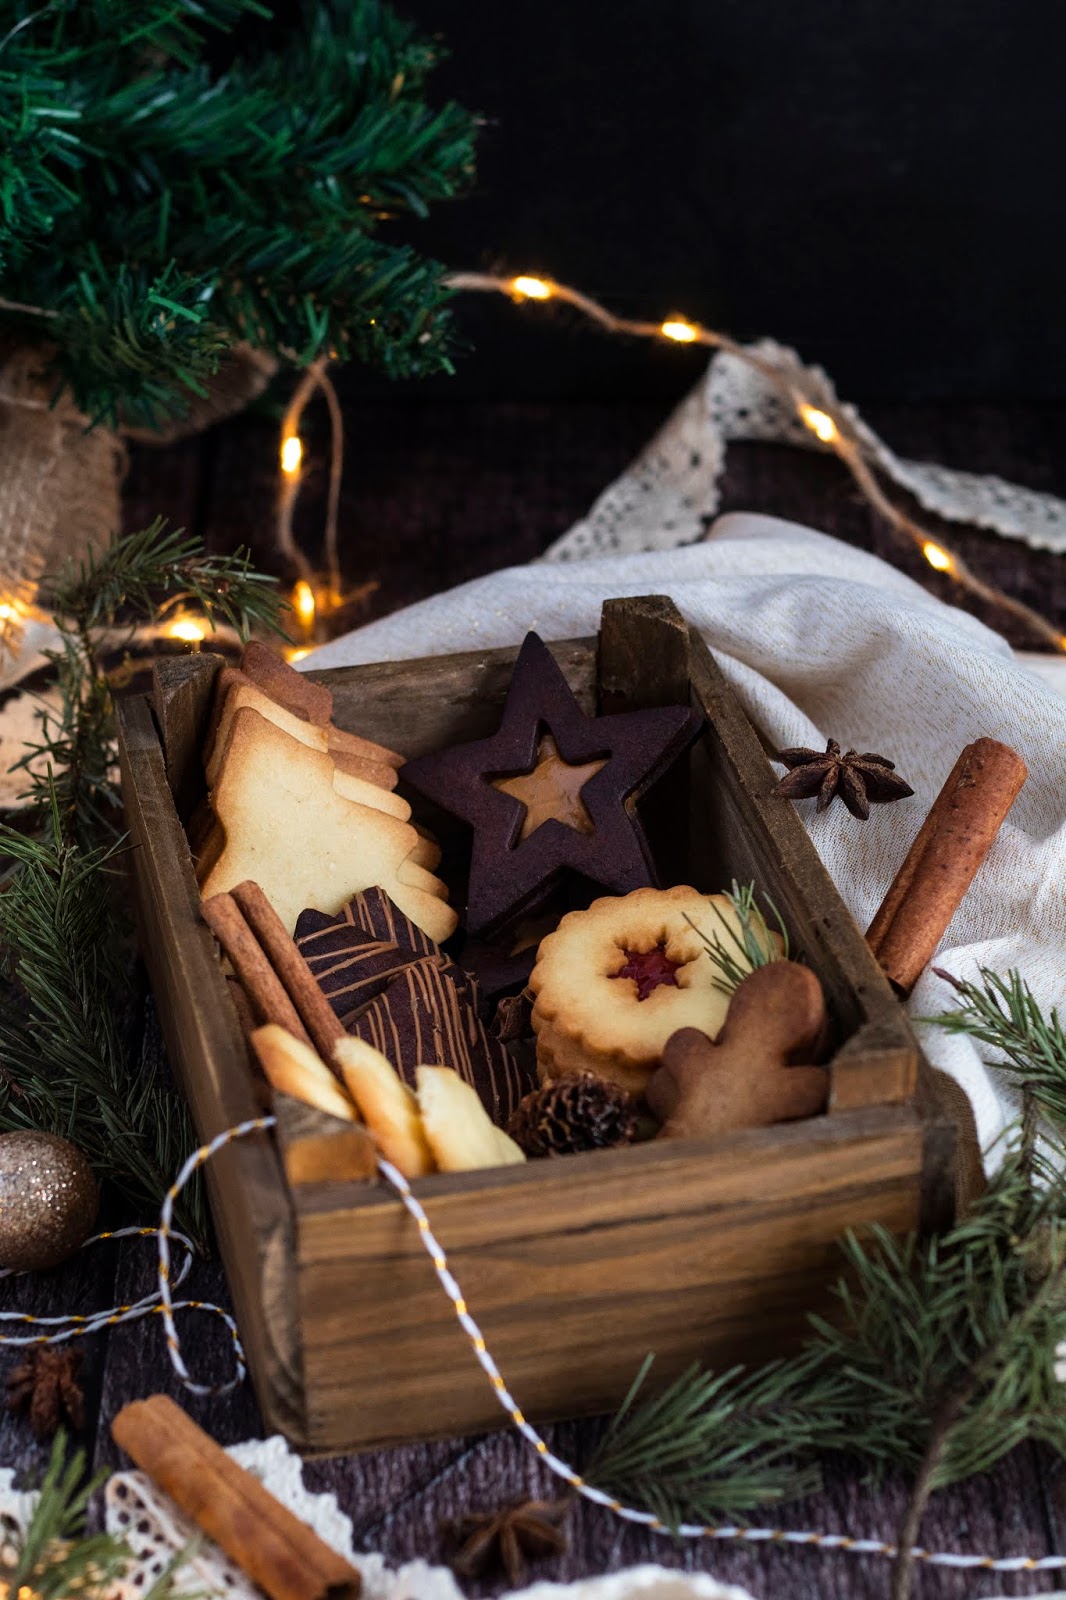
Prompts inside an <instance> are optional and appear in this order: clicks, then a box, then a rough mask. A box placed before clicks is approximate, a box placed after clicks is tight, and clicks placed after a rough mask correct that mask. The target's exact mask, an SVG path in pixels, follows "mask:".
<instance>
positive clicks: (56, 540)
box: [0, 346, 126, 602]
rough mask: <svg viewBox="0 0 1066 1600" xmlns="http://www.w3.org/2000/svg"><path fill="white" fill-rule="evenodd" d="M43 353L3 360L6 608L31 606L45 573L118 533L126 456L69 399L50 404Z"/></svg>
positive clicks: (1, 528)
mask: <svg viewBox="0 0 1066 1600" xmlns="http://www.w3.org/2000/svg"><path fill="white" fill-rule="evenodd" d="M41 366H42V355H41V351H40V350H39V349H30V348H27V347H25V346H23V347H21V348H19V349H16V350H12V351H9V352H7V354H6V355H5V356H4V357H3V358H2V359H0V602H2V601H10V600H12V599H21V600H27V601H28V600H31V599H32V598H33V596H34V592H35V587H36V584H37V582H38V580H39V579H40V577H41V575H42V573H44V572H48V571H54V570H56V568H58V567H60V566H62V564H63V562H64V561H65V560H66V558H67V556H70V555H73V556H84V555H86V554H87V553H88V551H89V550H90V549H93V548H94V547H98V546H100V545H102V544H105V543H106V542H107V540H108V539H109V538H110V536H111V534H112V532H113V531H114V529H116V528H117V527H118V526H119V523H120V513H119V487H120V484H121V481H122V473H123V470H124V468H125V462H126V453H125V450H124V449H123V446H122V444H121V441H120V440H119V438H118V436H117V435H116V434H115V433H113V432H112V431H111V430H110V429H109V428H103V427H99V428H94V429H93V430H92V431H91V432H88V431H86V419H85V417H84V416H83V415H82V413H81V412H80V411H78V410H77V409H76V408H75V406H74V403H73V401H72V400H71V399H70V396H69V395H63V396H61V397H60V399H59V400H58V401H57V402H56V404H55V405H53V404H52V403H51V397H52V391H53V388H54V385H53V384H51V383H50V382H49V381H48V380H47V379H46V378H44V376H43V375H42V372H41Z"/></svg>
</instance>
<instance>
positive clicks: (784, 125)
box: [345, 0, 1066, 400]
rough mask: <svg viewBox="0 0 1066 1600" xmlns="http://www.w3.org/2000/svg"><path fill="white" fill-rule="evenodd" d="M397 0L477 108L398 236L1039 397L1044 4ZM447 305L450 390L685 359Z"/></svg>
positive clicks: (1061, 371)
mask: <svg viewBox="0 0 1066 1600" xmlns="http://www.w3.org/2000/svg"><path fill="white" fill-rule="evenodd" d="M398 9H400V10H401V12H402V13H403V14H405V15H409V16H410V17H411V18H412V19H413V20H415V21H416V22H417V23H418V25H419V26H420V28H421V29H423V30H424V31H426V32H429V33H433V34H438V35H440V36H442V37H443V39H444V40H445V42H446V43H447V45H448V47H449V49H450V51H451V58H450V60H449V61H447V62H446V63H445V64H444V65H443V67H441V68H440V69H439V70H438V71H437V72H436V73H435V74H434V77H433V79H432V94H433V96H434V97H437V96H440V97H443V96H445V95H447V96H451V97H454V98H456V99H458V100H460V101H461V102H462V103H463V104H465V105H467V106H469V107H470V108H472V109H476V110H479V111H481V112H483V113H484V114H485V116H486V118H487V119H488V125H487V126H486V128H485V129H484V132H483V136H482V139H481V144H480V154H479V176H478V182H477V186H476V189H475V191H474V193H473V194H472V195H471V196H469V197H467V198H466V199H465V200H463V201H461V202H458V203H456V204H454V205H453V206H451V207H442V208H438V210H437V211H436V212H435V213H434V215H433V216H432V218H431V219H430V220H429V221H428V222H427V223H425V224H422V225H417V226H416V227H415V229H414V231H413V232H412V233H411V235H410V236H411V237H412V239H414V240H417V242H418V243H419V245H420V246H422V247H423V248H425V249H427V250H429V251H432V252H435V253H437V254H438V255H439V256H440V257H441V258H442V259H443V260H444V261H446V262H447V263H448V264H449V265H453V266H456V267H480V268H486V267H487V268H501V269H503V270H505V271H509V272H510V271H515V272H517V271H522V270H541V271H543V272H545V273H548V274H551V275H554V276H556V277H558V278H560V279H562V280H564V281H569V282H572V283H574V284H576V285H578V286H580V287H582V288H584V289H585V290H587V291H588V292H590V293H592V294H594V295H596V296H597V297H600V298H602V299H604V300H605V301H606V302H607V303H608V304H609V305H610V306H611V307H612V308H613V309H615V310H617V311H619V312H622V313H626V314H629V315H634V316H641V317H654V318H658V317H659V316H661V315H663V314H665V313H667V312H669V311H671V310H679V311H683V312H686V313H687V314H688V315H690V316H692V317H696V318H699V319H701V320H704V321H706V322H709V323H711V324H712V325H715V326H719V327H723V328H726V329H728V330H729V331H731V332H732V333H734V334H735V335H738V336H740V337H743V338H749V337H753V336H757V335H759V334H772V335H773V336H774V337H776V338H778V339H781V340H783V341H785V342H787V343H791V344H795V345H796V346H797V347H798V348H799V350H800V352H801V353H802V354H803V355H805V356H806V357H807V358H809V359H813V360H817V361H819V362H820V363H822V364H823V365H825V366H826V367H827V368H828V369H829V371H830V372H832V373H833V375H834V376H835V377H836V379H837V381H838V384H839V387H840V389H841V392H842V393H843V394H845V395H848V396H851V397H855V398H857V399H860V400H865V399H870V398H883V399H893V400H896V399H924V398H936V399H943V398H956V397H957V398H970V399H987V398H995V399H997V400H1009V399H1015V398H1028V399H1035V398H1055V397H1059V396H1062V395H1063V394H1064V393H1066V361H1064V357H1066V333H1064V318H1063V315H1062V310H1061V305H1062V287H1061V286H1062V276H1063V274H1062V263H1063V254H1064V245H1066V238H1064V233H1066V230H1064V227H1063V204H1062V179H1061V167H1062V162H1063V156H1064V154H1066V137H1064V134H1066V109H1064V96H1063V93H1062V85H1061V71H1062V61H1063V57H1064V54H1066V8H1064V7H1062V6H1060V5H1057V4H1054V3H1052V0H851V3H849V4H844V3H842V0H806V3H800V4H797V3H787V0H657V3H656V0H614V3H613V4H606V3H603V0H526V3H525V4H521V3H519V4H515V3H511V4H501V3H499V0H399V5H398ZM545 315H548V316H550V317H551V318H552V319H553V321H554V323H555V328H554V330H552V331H551V332H546V331H545V329H544V327H543V321H544V317H545ZM458 317H459V320H460V323H461V325H462V327H463V328H464V330H466V332H467V333H468V335H469V337H470V338H471V339H472V340H473V341H474V342H475V343H476V345H477V351H476V354H474V355H473V356H471V357H469V358H467V359H466V360H464V361H463V362H462V363H461V365H460V369H459V373H458V377H457V380H456V381H455V382H454V383H451V384H450V385H449V386H448V392H449V393H450V394H451V395H452V396H453V397H458V396H459V395H463V394H469V395H474V396H485V397H500V398H513V399H528V398H551V399H567V398H601V397H604V398H606V397H616V396H633V397H638V396H639V397H641V398H645V399H646V398H649V397H650V396H651V395H652V394H659V395H662V396H664V397H668V396H670V395H672V394H675V393H679V392H680V391H681V390H682V389H683V388H684V387H685V383H686V381H687V380H688V379H689V378H694V377H695V374H696V372H697V371H698V370H699V367H700V365H701V359H700V356H699V354H698V353H697V352H691V351H689V352H679V351H677V350H671V349H649V348H647V347H632V346H629V347H627V346H624V345H622V344H621V343H620V342H619V341H617V340H608V339H606V338H604V337H602V336H598V335H595V334H592V333H590V332H588V331H586V330H585V328H584V327H583V326H582V327H581V329H580V330H579V329H578V327H577V326H576V324H575V323H574V321H573V320H572V318H570V317H569V316H567V314H565V313H563V314H561V315H560V314H557V313H556V312H554V310H553V311H551V312H548V313H545V312H544V311H543V310H541V311H540V312H538V311H536V310H534V309H529V310H526V311H524V312H516V311H514V310H513V309H512V308H510V307H509V306H508V305H507V304H506V302H502V301H501V302H499V303H495V302H493V303H491V304H483V303H481V302H478V303H476V304H472V303H470V301H469V299H467V300H464V302H463V304H462V305H461V306H460V307H459V309H458ZM345 383H346V386H347V387H348V389H349V391H350V392H359V391H362V392H367V387H368V385H367V379H366V378H365V376H361V375H357V374H348V375H346V378H345ZM370 387H371V389H372V390H373V389H374V388H376V385H373V384H371V385H370ZM425 392H426V391H425V389H424V388H423V389H422V393H423V394H425Z"/></svg>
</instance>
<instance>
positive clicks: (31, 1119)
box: [0, 522, 279, 1242]
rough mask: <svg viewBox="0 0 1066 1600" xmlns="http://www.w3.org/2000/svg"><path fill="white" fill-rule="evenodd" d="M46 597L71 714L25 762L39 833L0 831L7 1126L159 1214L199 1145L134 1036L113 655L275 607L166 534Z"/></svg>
mask: <svg viewBox="0 0 1066 1600" xmlns="http://www.w3.org/2000/svg"><path fill="white" fill-rule="evenodd" d="M50 589H51V596H52V604H53V605H54V607H55V608H56V621H57V623H58V625H59V628H60V631H61V645H60V648H59V649H58V650H56V651H53V652H52V653H51V657H50V659H51V660H52V663H53V665H54V667H55V671H56V683H57V686H58V689H59V699H60V705H59V710H58V711H56V712H53V711H51V710H45V711H44V712H43V713H42V716H41V734H40V738H39V740H38V741H37V743H36V745H35V746H34V747H33V748H32V749H31V750H30V751H29V752H28V754H27V756H26V757H25V758H24V761H23V762H22V763H20V765H23V766H28V765H29V763H31V762H32V763H33V766H32V768H30V778H29V790H28V794H29V797H30V798H31V799H32V800H34V801H35V802H36V804H37V810H38V814H39V816H40V819H41V824H42V826H41V831H40V834H39V835H38V836H37V837H26V836H25V835H23V834H22V833H18V832H15V831H14V830H11V829H0V854H3V855H5V856H6V858H7V860H8V862H9V863H10V864H11V866H12V868H13V870H12V871H11V872H10V874H9V878H8V882H7V885H6V887H5V889H4V891H3V892H2V893H0V950H2V952H3V963H4V967H5V970H6V975H7V977H8V979H9V980H10V981H11V982H12V983H13V984H14V985H15V988H16V991H17V999H16V1000H15V1002H14V1003H9V1004H7V1005H5V1006H4V1007H3V1009H2V1010H0V1127H5V1128H41V1129H45V1130H46V1131H49V1132H53V1133H59V1134H64V1135H66V1136H67V1137H70V1138H74V1139H75V1140H76V1142H77V1143H78V1144H79V1145H80V1146H81V1147H82V1149H84V1151H85V1153H86V1155H87V1156H88V1158H89V1160H90V1162H92V1164H93V1166H94V1167H95V1168H96V1170H97V1172H98V1174H99V1175H100V1176H101V1177H104V1178H107V1179H109V1180H110V1181H111V1182H112V1183H113V1184H114V1186H115V1187H116V1188H117V1189H118V1190H119V1191H120V1192H121V1193H122V1194H124V1195H125V1196H126V1198H127V1199H128V1200H129V1201H130V1202H131V1203H132V1204H133V1205H135V1206H136V1207H137V1208H138V1209H139V1210H140V1211H144V1210H145V1209H146V1208H147V1209H149V1210H150V1211H152V1212H154V1211H156V1210H157V1209H158V1206H159V1203H160V1200H161V1198H162V1195H163V1194H164V1192H165V1191H166V1189H167V1188H168V1187H169V1185H170V1182H171V1180H172V1178H173V1175H174V1172H175V1171H176V1170H177V1168H178V1166H179V1165H180V1164H181V1162H182V1160H183V1159H184V1158H185V1156H186V1155H187V1154H188V1151H189V1149H190V1148H191V1147H192V1145H193V1144H194V1142H195V1140H194V1136H193V1129H192V1124H191V1121H190V1119H189V1116H188V1112H187V1110H186V1107H185V1105H184V1102H183V1101H182V1100H181V1099H180V1097H179V1096H178V1095H177V1093H176V1091H174V1090H173V1089H162V1088H160V1086H159V1085H158V1083H157V1082H156V1080H155V1078H154V1076H152V1075H146V1076H143V1077H141V1076H139V1075H138V1074H137V1072H136V1070H135V1069H134V1068H133V1067H132V1066H131V1064H130V1063H129V1062H128V1061H127V1058H126V1051H125V1048H124V1041H123V1038H122V1031H121V1025H122V1020H123V1017H124V1015H125V1013H126V1012H127V1011H128V1009H129V1006H130V986H129V971H128V965H129V964H128V961H127V959H126V956H127V951H128V947H129V937H128V930H127V926H126V922H125V917H124V915H123V912H122V909H121V906H120V895H119V892H118V890H119V887H120V879H121V856H120V849H121V838H120V835H119V815H120V813H119V809H118V804H119V797H118V788H117V775H116V749H115V727H114V707H113V704H112V694H111V687H110V685H109V683H108V680H107V678H106V676H105V674H104V672H103V670H102V667H101V663H100V656H101V648H102V641H103V638H104V637H105V636H106V635H109V634H110V633H111V631H112V630H113V629H114V628H115V625H116V623H117V622H119V621H120V620H121V621H123V622H129V623H131V624H135V623H137V622H139V621H144V622H150V621H153V620H156V619H157V618H158V617H159V615H160V614H161V613H162V612H163V611H165V610H166V609H167V608H168V607H170V606H174V605H176V604H179V603H183V602H186V601H192V602H195V604H196V605H197V607H198V608H199V610H200V611H201V612H202V613H203V614H204V615H205V616H206V617H207V618H209V619H212V618H215V617H224V618H225V619H226V620H227V621H228V622H229V623H231V624H232V626H233V627H234V628H236V629H237V631H238V632H240V633H241V634H242V635H243V636H245V637H246V636H247V634H248V631H249V629H250V627H251V625H252V624H253V623H257V624H258V625H260V626H261V627H268V628H269V627H273V628H277V626H278V620H277V619H278V612H279V604H278V597H277V593H276V590H275V588H274V586H273V583H272V580H270V579H267V578H264V577H262V576H260V575H259V574H258V573H256V572H255V571H254V570H253V569H252V567H251V565H250V563H249V560H248V558H247V556H246V555H245V554H243V553H242V552H240V551H238V552H237V553H236V554H234V555H225V556H209V555H207V554H205V552H204V551H203V549H202V547H201V545H200V544H199V542H198V541H197V540H195V539H189V538H187V537H186V536H185V535H184V534H183V533H182V532H181V531H180V530H168V529H167V528H166V527H165V525H164V524H163V523H161V522H155V523H153V524H152V525H151V527H149V528H146V529H144V530H143V532H141V533H137V534H132V535H129V536H127V537H119V538H116V539H114V540H113V541H112V543H111V544H110V545H109V546H108V547H107V549H106V550H104V551H102V552H101V553H99V554H93V555H91V556H89V557H88V559H87V560H86V561H84V562H82V563H81V564H79V565H74V564H73V563H71V564H69V565H68V566H67V568H66V570H65V571H64V572H63V573H62V574H60V576H59V577H58V578H57V579H56V580H55V581H54V582H53V583H52V584H51V585H50ZM182 1204H183V1222H182V1225H183V1226H184V1227H185V1229H186V1231H187V1232H189V1233H191V1234H192V1235H193V1236H194V1237H195V1238H196V1239H197V1240H198V1241H200V1242H202V1241H203V1239H204V1237H205V1233H206V1222H205V1213H204V1204H203V1193H202V1189H201V1188H200V1187H199V1186H194V1187H192V1188H190V1189H189V1190H188V1191H187V1192H186V1197H185V1199H184V1200H183V1203H182Z"/></svg>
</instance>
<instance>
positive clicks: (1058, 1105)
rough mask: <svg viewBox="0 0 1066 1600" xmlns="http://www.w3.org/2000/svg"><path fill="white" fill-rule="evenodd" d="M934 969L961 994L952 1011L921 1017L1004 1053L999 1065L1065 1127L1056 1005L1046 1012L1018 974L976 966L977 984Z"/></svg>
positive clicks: (1063, 1041) (1063, 1056)
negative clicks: (1003, 1062) (1003, 973)
mask: <svg viewBox="0 0 1066 1600" xmlns="http://www.w3.org/2000/svg"><path fill="white" fill-rule="evenodd" d="M933 971H934V972H935V973H936V975H937V977H938V978H943V979H944V981H945V983H950V984H951V986H952V988H953V989H954V990H955V991H956V993H957V994H959V995H960V996H961V997H962V1000H963V1002H964V1004H963V1005H962V1006H961V1007H959V1009H958V1010H957V1011H947V1012H943V1013H942V1014H941V1015H940V1016H938V1017H926V1018H924V1019H923V1020H924V1021H926V1022H929V1023H933V1024H935V1026H936V1027H938V1028H944V1029H945V1030H946V1032H948V1033H955V1034H965V1035H966V1036H967V1037H968V1038H971V1039H976V1040H977V1041H978V1042H979V1043H981V1044H987V1045H991V1046H992V1047H993V1049H995V1050H997V1051H999V1052H1000V1053H1001V1054H1002V1055H1004V1056H1006V1058H1007V1060H1006V1063H1005V1064H1004V1070H1005V1071H1007V1072H1009V1073H1011V1074H1012V1076H1013V1077H1014V1078H1015V1080H1016V1081H1017V1082H1018V1083H1019V1084H1021V1085H1023V1086H1024V1088H1025V1089H1026V1090H1028V1092H1029V1093H1030V1094H1031V1095H1032V1097H1033V1100H1034V1101H1035V1102H1036V1104H1037V1105H1038V1106H1039V1107H1040V1109H1041V1110H1042V1111H1043V1112H1045V1114H1046V1115H1047V1116H1049V1117H1051V1118H1052V1119H1053V1121H1055V1122H1057V1123H1058V1124H1059V1125H1060V1127H1066V1031H1064V1029H1063V1025H1062V1022H1061V1021H1060V1019H1059V1014H1058V1011H1057V1009H1055V1008H1054V1007H1053V1008H1052V1010H1051V1011H1050V1013H1049V1014H1048V1015H1047V1016H1045V1015H1044V1013H1043V1012H1042V1010H1041V1008H1040V1006H1039V1004H1038V1003H1037V1001H1036V999H1035V997H1034V995H1033V992H1032V990H1031V989H1030V988H1029V985H1028V984H1027V983H1026V982H1025V980H1024V978H1023V977H1022V976H1021V973H1019V972H1017V971H1015V970H1014V969H1011V970H1010V971H1009V972H1008V973H1007V974H1006V976H1005V977H1003V976H1001V975H1000V974H999V973H997V972H993V971H991V970H990V969H989V968H988V967H982V968H981V983H980V984H974V983H967V982H965V981H963V980H962V979H961V978H955V977H953V976H952V975H951V973H950V972H944V971H943V970H942V969H941V968H940V967H934V968H933Z"/></svg>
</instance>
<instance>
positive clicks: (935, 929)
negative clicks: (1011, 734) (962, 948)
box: [866, 739, 1028, 995]
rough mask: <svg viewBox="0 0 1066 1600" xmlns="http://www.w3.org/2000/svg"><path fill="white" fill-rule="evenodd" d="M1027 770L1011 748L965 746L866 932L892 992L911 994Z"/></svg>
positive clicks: (992, 743) (987, 743) (985, 742)
mask: <svg viewBox="0 0 1066 1600" xmlns="http://www.w3.org/2000/svg"><path fill="white" fill-rule="evenodd" d="M1027 776H1028V773H1027V771H1026V766H1025V762H1024V761H1023V760H1022V758H1021V756H1019V755H1018V754H1017V753H1016V751H1014V750H1012V749H1011V748H1010V746H1009V745H1005V744H999V743H998V742H997V741H996V740H995V739H978V740H976V741H975V743H974V744H970V745H967V746H966V749H965V750H964V751H963V752H962V754H961V755H960V756H959V759H958V761H956V763H955V766H954V768H953V769H952V772H951V775H950V776H949V778H948V780H947V782H946V783H945V785H944V787H943V788H942V789H941V791H940V793H939V795H938V796H937V798H936V800H935V802H934V804H933V807H932V809H931V810H930V812H929V815H928V816H927V817H926V819H925V821H924V823H923V824H922V826H921V828H920V830H919V832H918V835H917V837H916V839H915V841H914V843H913V844H912V845H911V848H910V850H909V851H908V852H907V856H906V859H905V860H904V862H903V865H902V866H901V867H900V869H899V871H898V872H897V874H896V876H895V879H894V880H893V883H892V886H891V888H890V889H889V891H888V893H887V894H886V895H885V898H884V900H883V901H882V903H881V906H880V909H879V910H878V912H877V915H876V916H875V917H874V919H873V921H872V922H871V924H870V927H869V930H868V932H867V935H866V939H867V943H868V944H869V946H870V948H871V950H872V951H873V953H874V955H875V956H876V957H877V960H878V961H879V963H880V965H881V967H882V969H883V971H884V972H885V974H886V975H887V977H888V979H889V981H890V982H891V983H892V985H893V987H894V988H895V989H896V990H897V991H898V992H899V993H900V994H904V995H906V994H909V993H910V991H911V990H912V989H913V988H914V985H915V984H916V983H917V981H918V979H919V977H920V976H921V974H922V972H923V971H924V969H925V967H926V966H927V965H928V964H929V962H930V961H931V960H932V957H933V954H934V952H935V951H936V947H937V945H938V944H939V943H940V941H941V939H942V938H943V936H944V932H945V930H946V928H947V925H948V923H949V922H950V921H951V919H952V917H953V916H954V914H955V912H956V911H957V909H958V907H959V905H960V903H961V901H962V898H963V896H964V895H965V893H966V891H967V889H968V888H969V887H970V884H971V883H972V882H973V879H974V876H975V874H976V872H977V870H978V868H979V867H980V865H981V863H982V861H983V860H984V859H985V856H986V855H987V854H988V852H989V850H990V849H991V848H992V844H993V841H994V840H995V837H996V834H997V833H998V832H999V830H1000V827H1001V826H1002V823H1003V819H1004V818H1005V817H1006V815H1007V812H1008V811H1009V810H1010V808H1011V806H1012V805H1013V804H1014V801H1015V799H1016V798H1017V796H1018V792H1019V790H1020V789H1021V787H1022V784H1023V783H1024V782H1025V780H1026V777H1027Z"/></svg>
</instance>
